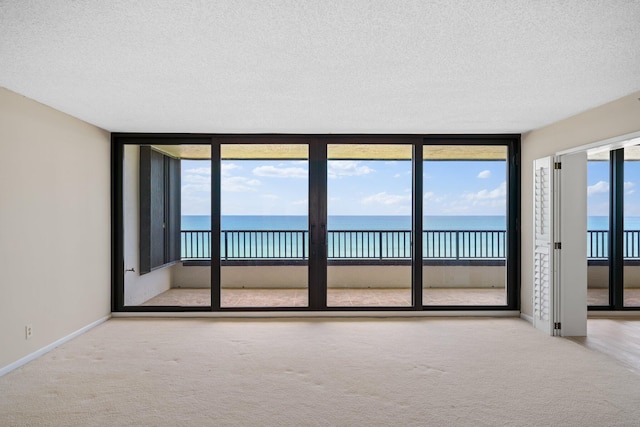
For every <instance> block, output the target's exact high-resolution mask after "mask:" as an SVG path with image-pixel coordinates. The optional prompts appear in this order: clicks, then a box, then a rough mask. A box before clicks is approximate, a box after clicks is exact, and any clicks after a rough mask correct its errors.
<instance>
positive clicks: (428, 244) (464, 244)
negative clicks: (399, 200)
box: [422, 145, 511, 306]
mask: <svg viewBox="0 0 640 427" xmlns="http://www.w3.org/2000/svg"><path fill="white" fill-rule="evenodd" d="M508 158H509V157H508V148H507V147H506V146H504V145H425V146H424V147H423V177H422V180H423V186H422V187H423V212H424V220H423V242H422V246H423V258H424V269H423V282H422V286H423V288H424V289H423V302H424V305H436V306H437V305H447V306H455V305H462V306H478V305H480V306H504V305H507V262H511V260H509V259H508V256H507V252H508V251H507V243H508V238H507V218H508V204H507V200H508V186H509V185H510V184H509V177H508Z"/></svg>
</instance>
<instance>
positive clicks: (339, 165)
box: [327, 160, 375, 178]
mask: <svg viewBox="0 0 640 427" xmlns="http://www.w3.org/2000/svg"><path fill="white" fill-rule="evenodd" d="M327 168H328V170H327V173H328V175H329V178H338V177H341V176H357V175H367V174H370V173H372V172H375V169H371V168H370V167H369V166H362V165H360V162H357V161H354V160H330V161H329V164H328V166H327Z"/></svg>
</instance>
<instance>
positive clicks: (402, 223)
mask: <svg viewBox="0 0 640 427" xmlns="http://www.w3.org/2000/svg"><path fill="white" fill-rule="evenodd" d="M221 225H222V227H221V228H222V230H306V229H307V228H308V227H309V226H308V218H307V217H306V216H257V215H256V216H253V215H224V216H222V218H221ZM327 228H328V229H329V230H411V217H410V216H390V215H389V216H384V215H366V216H365V215H363V216H355V215H354V216H351V215H331V216H329V217H328V224H327ZM182 229H183V230H210V229H211V217H210V216H208V215H185V216H183V217H182ZM424 229H425V230H426V229H429V230H505V229H506V218H505V217H504V216H425V217H424Z"/></svg>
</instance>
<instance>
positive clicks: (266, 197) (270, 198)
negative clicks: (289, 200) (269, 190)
mask: <svg viewBox="0 0 640 427" xmlns="http://www.w3.org/2000/svg"><path fill="white" fill-rule="evenodd" d="M260 197H262V198H263V199H267V200H278V199H280V197H279V196H276V195H275V194H263V195H261V196H260Z"/></svg>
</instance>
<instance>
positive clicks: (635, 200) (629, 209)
mask: <svg viewBox="0 0 640 427" xmlns="http://www.w3.org/2000/svg"><path fill="white" fill-rule="evenodd" d="M639 182H640V162H636V161H634V162H625V163H624V216H625V217H630V216H634V217H635V216H640V192H639V191H638V188H637V187H638V183H639ZM587 215H589V216H608V215H609V162H603V161H597V162H596V161H590V162H588V163H587Z"/></svg>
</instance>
